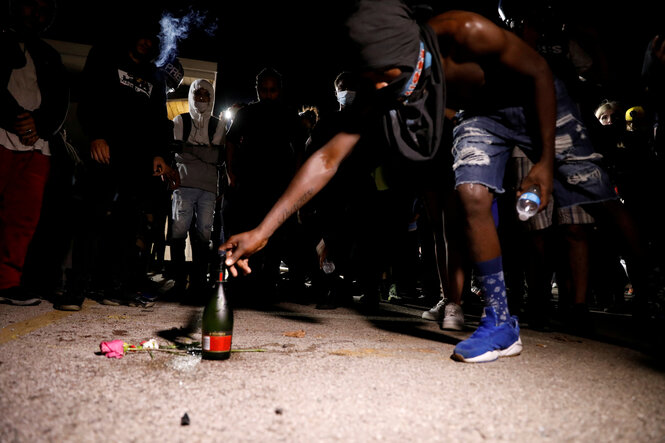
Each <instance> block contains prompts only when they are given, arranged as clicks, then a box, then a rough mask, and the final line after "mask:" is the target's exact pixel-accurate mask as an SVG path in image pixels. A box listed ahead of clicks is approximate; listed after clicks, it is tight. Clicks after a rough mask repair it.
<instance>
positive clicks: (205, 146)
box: [170, 79, 225, 292]
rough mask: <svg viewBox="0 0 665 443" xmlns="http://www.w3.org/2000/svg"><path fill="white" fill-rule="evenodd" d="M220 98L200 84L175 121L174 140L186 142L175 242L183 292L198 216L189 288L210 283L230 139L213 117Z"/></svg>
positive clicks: (175, 203)
mask: <svg viewBox="0 0 665 443" xmlns="http://www.w3.org/2000/svg"><path fill="white" fill-rule="evenodd" d="M214 96H215V91H214V88H213V86H212V84H211V83H210V82H209V81H207V80H205V79H197V80H195V81H194V82H193V83H192V84H191V86H190V88H189V112H188V113H183V114H180V115H177V116H176V117H175V118H174V119H173V123H174V129H173V131H174V138H175V139H176V140H180V141H182V142H183V145H182V151H181V152H178V153H176V154H175V162H176V167H177V169H178V172H179V173H180V180H181V185H180V187H179V188H177V189H175V190H174V191H173V199H172V213H171V216H172V220H171V239H170V240H171V241H170V251H171V262H172V265H173V267H174V271H175V280H176V290H177V291H179V292H182V291H183V290H184V288H185V287H186V283H187V272H186V270H185V264H186V263H185V241H186V238H187V234H188V232H190V227H191V225H192V220H193V219H194V218H195V220H196V229H193V230H192V231H191V232H192V235H191V236H190V242H191V244H192V250H193V254H194V257H193V265H194V266H193V272H192V274H191V276H190V285H189V288H190V290H192V289H195V288H201V287H203V285H204V284H205V283H206V281H205V280H206V275H207V272H206V271H207V266H208V256H209V251H210V250H211V244H210V243H211V241H210V240H211V236H212V226H213V220H214V216H215V206H216V200H217V196H218V193H219V192H218V190H219V186H218V180H219V178H220V174H218V171H219V166H220V163H221V159H222V158H223V156H222V154H221V151H222V145H223V139H224V136H225V125H224V124H223V122H221V121H220V120H219V119H218V118H216V117H213V115H212V111H213V107H214Z"/></svg>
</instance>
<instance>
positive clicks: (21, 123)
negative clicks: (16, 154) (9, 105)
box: [13, 111, 39, 146]
mask: <svg viewBox="0 0 665 443" xmlns="http://www.w3.org/2000/svg"><path fill="white" fill-rule="evenodd" d="M13 129H14V132H15V133H16V135H18V137H19V140H21V143H23V144H24V145H25V146H32V145H34V144H35V143H37V140H39V136H38V135H37V126H36V125H35V119H34V118H33V117H32V113H31V112H28V111H25V112H22V113H20V114H19V115H17V116H16V120H14V128H13Z"/></svg>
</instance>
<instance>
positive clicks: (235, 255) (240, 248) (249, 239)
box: [219, 229, 268, 277]
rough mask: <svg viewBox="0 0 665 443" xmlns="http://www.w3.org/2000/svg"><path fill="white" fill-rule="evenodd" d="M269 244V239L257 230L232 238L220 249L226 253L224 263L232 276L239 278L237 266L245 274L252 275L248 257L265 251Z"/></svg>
mask: <svg viewBox="0 0 665 443" xmlns="http://www.w3.org/2000/svg"><path fill="white" fill-rule="evenodd" d="M267 243H268V238H267V237H266V236H264V235H262V234H261V233H260V232H259V231H258V230H257V229H253V230H251V231H247V232H241V233H240V234H236V235H233V236H231V238H229V239H228V240H227V241H226V243H224V244H223V245H221V246H220V247H219V250H220V251H226V259H225V260H224V263H225V264H226V266H227V267H228V268H229V272H231V275H233V276H234V277H237V276H238V270H237V269H236V266H237V267H238V268H240V270H241V271H242V272H243V274H245V275H246V274H250V273H251V272H252V269H251V268H250V267H249V260H248V257H249V256H250V255H252V254H254V253H255V252H257V251H260V250H261V249H263V248H264V247H265V245H266V244H267Z"/></svg>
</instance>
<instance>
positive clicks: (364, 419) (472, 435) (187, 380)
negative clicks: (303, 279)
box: [0, 295, 665, 443]
mask: <svg viewBox="0 0 665 443" xmlns="http://www.w3.org/2000/svg"><path fill="white" fill-rule="evenodd" d="M246 296H251V295H246ZM422 310H423V306H420V305H419V304H418V303H414V302H413V301H411V302H409V303H407V302H402V303H399V304H395V303H387V302H382V303H381V304H380V306H379V308H378V310H376V311H373V312H367V311H362V310H358V309H356V308H355V306H347V307H341V308H337V309H333V310H317V309H315V306H314V305H313V304H302V303H297V302H293V301H282V302H279V303H274V304H270V305H262V306H261V307H252V306H251V305H246V306H244V307H243V305H239V307H237V308H236V310H235V328H234V335H233V350H234V352H233V353H232V354H231V358H230V359H229V360H226V361H207V360H201V356H200V352H198V350H199V349H200V344H199V342H200V326H199V325H198V323H199V319H200V315H201V312H202V308H201V307H198V306H190V305H187V304H182V303H178V302H167V301H160V302H158V303H157V304H156V305H155V306H154V307H151V308H145V309H144V308H132V307H126V306H105V305H102V304H99V303H97V302H95V301H92V300H86V301H85V303H84V305H83V309H82V310H81V311H78V312H62V311H55V310H53V308H52V305H51V304H50V303H48V302H46V301H44V302H42V303H41V304H40V305H38V306H31V307H19V306H10V305H0V326H1V327H2V329H0V369H1V371H0V412H1V414H0V442H31V443H32V442H273V441H286V442H337V441H343V442H375V441H377V442H378V441H382V442H404V441H413V442H432V441H442V442H443V441H445V442H487V441H490V442H493V441H510V442H541V441H542V442H598V441H602V442H663V441H665V365H664V364H663V359H662V357H661V356H660V350H661V349H662V346H661V344H662V341H660V338H657V337H655V336H653V335H649V334H650V333H652V332H653V331H654V329H650V328H647V327H644V326H645V325H639V324H636V323H635V322H634V321H633V319H632V318H631V317H630V316H627V315H624V316H621V315H606V314H603V313H600V312H598V313H594V316H595V318H596V320H597V321H596V325H597V329H598V333H597V334H596V335H595V336H593V337H591V338H589V337H581V336H578V335H574V334H570V333H566V332H562V331H558V330H556V329H555V330H551V331H547V332H542V331H536V330H532V329H529V328H528V326H526V325H525V326H523V328H522V332H521V338H522V341H523V343H524V350H523V352H522V354H521V355H519V356H517V357H512V358H505V359H500V360H498V361H496V362H492V363H485V364H465V363H459V362H455V361H453V360H452V359H451V358H450V356H451V353H452V350H453V348H454V346H455V344H456V343H457V342H458V341H459V340H461V339H464V338H466V337H467V336H468V335H469V334H471V333H472V332H473V330H474V328H475V326H476V325H477V322H478V317H477V316H474V315H473V313H472V312H469V313H468V314H467V318H466V320H467V328H466V329H465V330H464V331H461V332H450V331H442V330H441V329H440V328H439V326H438V325H437V324H436V323H435V322H432V321H427V320H423V319H422V318H421V313H422ZM150 339H155V340H156V341H157V342H158V343H159V344H160V346H161V348H160V349H159V350H136V351H128V352H127V353H126V354H125V355H124V356H123V357H122V358H107V357H105V356H104V355H103V354H101V352H100V343H101V342H102V341H110V340H122V341H124V342H126V343H128V344H130V345H135V346H139V345H140V343H141V342H143V341H146V340H150Z"/></svg>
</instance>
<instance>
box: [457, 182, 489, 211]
mask: <svg viewBox="0 0 665 443" xmlns="http://www.w3.org/2000/svg"><path fill="white" fill-rule="evenodd" d="M457 190H458V192H459V196H460V200H461V202H462V206H463V207H464V211H465V213H466V216H467V218H476V217H480V216H487V215H488V214H490V215H491V210H492V199H493V196H492V193H491V192H490V191H489V189H488V188H487V187H486V186H484V185H480V184H474V183H464V184H462V185H459V186H458V187H457Z"/></svg>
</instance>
